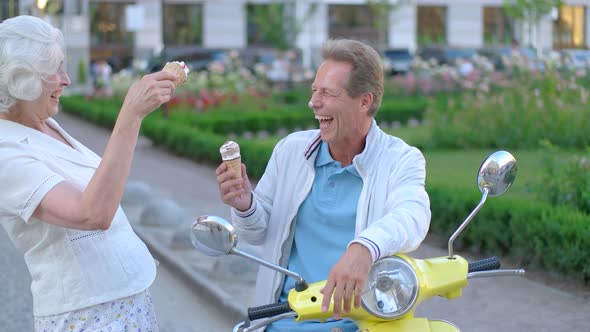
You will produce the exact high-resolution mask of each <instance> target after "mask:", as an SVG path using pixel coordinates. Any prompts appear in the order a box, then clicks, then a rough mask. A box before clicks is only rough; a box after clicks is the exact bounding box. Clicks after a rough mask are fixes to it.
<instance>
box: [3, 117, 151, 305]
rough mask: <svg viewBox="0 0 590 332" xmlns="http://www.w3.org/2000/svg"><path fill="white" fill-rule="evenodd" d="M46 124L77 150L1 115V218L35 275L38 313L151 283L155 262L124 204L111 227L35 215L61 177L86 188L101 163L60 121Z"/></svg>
mask: <svg viewBox="0 0 590 332" xmlns="http://www.w3.org/2000/svg"><path fill="white" fill-rule="evenodd" d="M47 122H48V124H49V125H50V126H51V127H52V128H54V129H56V130H57V131H59V132H60V133H61V135H62V136H63V137H64V138H65V139H66V140H67V141H68V142H69V143H70V144H71V145H72V146H73V147H74V149H72V148H71V147H69V146H67V145H66V144H63V143H62V142H59V141H58V140H56V139H54V138H52V137H50V136H48V135H46V134H43V133H41V132H39V131H37V130H34V129H32V128H29V127H26V126H23V125H20V124H18V123H16V122H13V121H8V120H2V119H0V202H1V204H0V224H1V225H2V227H4V229H5V230H6V232H7V233H8V236H9V237H10V239H11V240H12V241H13V243H14V245H15V246H16V247H17V249H19V250H20V251H21V252H22V253H23V254H24V259H25V262H26V264H27V267H28V269H29V272H30V273H31V277H32V284H31V291H32V293H33V314H34V315H35V316H49V315H56V314H61V313H65V312H69V311H73V310H78V309H81V308H85V307H88V306H92V305H95V304H99V303H104V302H107V301H111V300H115V299H119V298H123V297H126V296H130V295H133V294H137V293H139V292H141V291H143V290H145V289H147V288H148V287H149V286H150V285H151V284H152V282H153V281H154V279H155V276H156V265H155V262H154V259H153V258H152V256H151V254H150V252H149V251H148V249H147V247H146V246H145V244H144V243H143V242H142V241H141V240H140V239H139V237H137V235H136V234H135V233H134V232H133V230H132V228H131V226H130V225H129V221H128V220H127V217H126V216H125V213H124V212H123V210H122V209H121V207H120V206H119V209H118V210H117V212H116V214H115V217H114V219H113V222H112V224H111V227H110V228H109V229H108V230H106V231H101V230H95V231H81V230H76V229H69V228H64V227H60V226H55V225H52V224H48V223H45V222H43V221H41V220H39V219H37V218H34V217H32V214H33V212H34V211H35V209H36V208H37V206H38V205H39V204H40V203H41V201H42V200H43V198H44V197H45V195H46V194H47V192H49V190H51V189H52V188H53V187H54V186H55V185H56V184H58V183H59V182H61V181H68V182H70V183H71V184H73V185H74V186H76V187H78V188H79V189H80V190H84V188H86V186H87V185H88V182H89V181H90V179H91V177H92V176H93V174H94V172H95V171H96V168H97V166H98V165H99V163H100V161H101V159H100V157H98V156H97V155H96V154H95V153H93V152H92V151H90V150H89V149H88V148H86V147H85V146H84V145H82V144H81V143H80V142H78V141H76V140H75V139H74V138H72V137H71V136H70V135H68V134H67V133H66V132H65V131H64V130H63V129H62V128H61V127H60V126H59V125H58V124H57V122H55V121H54V120H52V119H49V120H47Z"/></svg>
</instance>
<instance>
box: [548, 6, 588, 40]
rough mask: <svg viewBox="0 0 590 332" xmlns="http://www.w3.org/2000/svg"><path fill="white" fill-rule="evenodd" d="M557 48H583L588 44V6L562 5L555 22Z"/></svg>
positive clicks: (554, 38)
mask: <svg viewBox="0 0 590 332" xmlns="http://www.w3.org/2000/svg"><path fill="white" fill-rule="evenodd" d="M553 46H554V47H555V48H583V47H585V46H586V8H585V7H584V6H562V7H561V8H560V9H559V16H558V18H557V20H555V21H554V22H553Z"/></svg>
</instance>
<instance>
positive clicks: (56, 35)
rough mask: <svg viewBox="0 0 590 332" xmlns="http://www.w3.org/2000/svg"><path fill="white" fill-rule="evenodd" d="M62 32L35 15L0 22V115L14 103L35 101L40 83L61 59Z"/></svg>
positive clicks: (41, 84) (62, 54) (49, 74)
mask: <svg viewBox="0 0 590 332" xmlns="http://www.w3.org/2000/svg"><path fill="white" fill-rule="evenodd" d="M63 50H64V41H63V35H62V33H61V31H60V30H59V29H57V28H54V27H53V26H51V25H50V24H49V23H47V22H45V21H43V20H42V19H40V18H38V17H34V16H28V15H22V16H17V17H14V18H10V19H7V20H4V21H3V22H2V23H0V112H7V111H8V109H9V108H11V107H12V106H14V104H15V103H16V101H17V100H28V101H31V100H35V99H37V98H39V96H41V93H42V92H43V82H47V81H49V79H50V76H52V75H54V74H55V73H57V72H58V70H59V69H60V66H61V63H62V62H63V60H64V51H63Z"/></svg>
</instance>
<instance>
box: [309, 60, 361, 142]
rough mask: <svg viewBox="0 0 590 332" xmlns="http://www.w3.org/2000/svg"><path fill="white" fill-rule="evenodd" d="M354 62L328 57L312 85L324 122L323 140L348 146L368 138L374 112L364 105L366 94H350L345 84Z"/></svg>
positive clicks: (314, 105)
mask: <svg viewBox="0 0 590 332" xmlns="http://www.w3.org/2000/svg"><path fill="white" fill-rule="evenodd" d="M351 70H352V65H351V64H350V63H347V62H342V61H335V60H330V59H329V60H326V61H324V62H323V63H322V64H321V65H320V67H319V68H318V71H317V73H316V77H315V80H314V81H313V83H312V86H311V91H312V94H311V104H310V106H311V107H312V109H313V112H314V114H315V117H316V119H317V120H318V121H319V124H320V133H321V137H322V140H323V141H324V142H327V143H328V144H330V145H331V146H344V144H352V143H354V142H356V141H358V140H359V139H364V135H365V134H366V133H365V132H364V130H365V129H366V127H367V121H369V122H370V116H368V115H367V110H366V107H364V108H363V107H362V96H359V97H356V98H353V97H351V96H349V95H348V92H347V91H346V90H345V89H344V85H345V82H346V80H347V79H348V76H349V74H350V71H351Z"/></svg>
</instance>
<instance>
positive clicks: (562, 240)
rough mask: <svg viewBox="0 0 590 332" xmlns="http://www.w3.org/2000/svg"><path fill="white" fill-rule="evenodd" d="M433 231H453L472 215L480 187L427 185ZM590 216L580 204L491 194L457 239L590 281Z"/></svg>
mask: <svg viewBox="0 0 590 332" xmlns="http://www.w3.org/2000/svg"><path fill="white" fill-rule="evenodd" d="M427 190H428V194H429V196H430V203H431V210H432V216H433V217H432V222H431V227H430V231H431V232H433V233H435V234H441V235H445V236H450V234H451V233H452V232H453V231H454V230H455V229H456V228H457V227H458V226H459V224H460V223H461V222H462V221H463V220H464V219H465V217H467V215H468V214H469V212H470V211H471V210H472V209H473V208H474V207H475V205H476V204H477V202H478V201H479V199H480V198H481V197H480V196H479V191H477V190H476V189H475V190H474V191H472V192H464V191H463V192H462V191H461V190H457V188H455V187H453V188H450V187H448V188H447V187H444V186H438V187H437V186H427ZM589 219H590V218H589V216H588V215H587V214H585V213H582V212H580V211H578V210H576V209H573V208H568V207H564V206H559V207H553V206H551V205H550V204H547V203H544V202H540V201H534V200H530V199H525V198H518V197H516V198H515V197H514V196H512V197H499V198H489V201H488V202H487V203H486V205H485V206H484V207H483V208H482V209H481V210H480V212H479V214H478V215H477V216H476V217H475V219H474V220H473V221H472V223H471V224H470V225H469V227H468V228H467V229H466V230H465V231H464V232H463V233H462V234H461V235H460V236H459V237H458V239H457V241H456V242H455V243H456V245H458V246H460V247H464V248H475V249H477V250H478V251H481V252H485V253H489V254H494V255H509V256H511V257H513V258H515V259H517V260H518V261H519V263H520V264H522V265H524V266H527V265H529V266H539V267H542V268H544V269H546V270H549V271H556V272H561V273H565V274H568V275H570V276H572V277H574V278H578V279H582V280H584V281H585V282H586V283H588V282H590V224H589Z"/></svg>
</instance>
